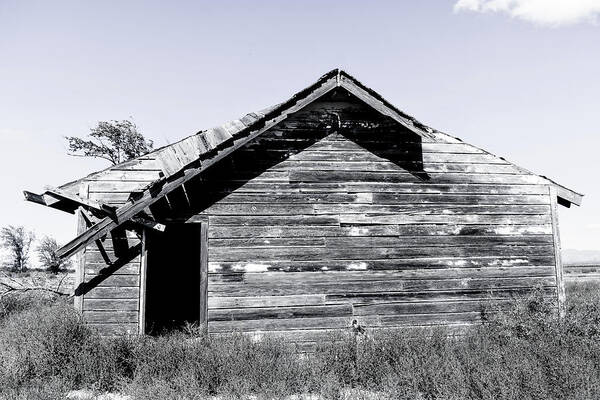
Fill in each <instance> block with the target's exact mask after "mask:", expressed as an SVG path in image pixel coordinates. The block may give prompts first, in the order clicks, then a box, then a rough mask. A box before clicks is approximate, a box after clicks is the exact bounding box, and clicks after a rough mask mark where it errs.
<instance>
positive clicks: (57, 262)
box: [36, 236, 70, 274]
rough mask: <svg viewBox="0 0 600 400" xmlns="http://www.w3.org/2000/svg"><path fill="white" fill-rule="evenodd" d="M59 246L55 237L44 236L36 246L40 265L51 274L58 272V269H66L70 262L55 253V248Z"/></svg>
mask: <svg viewBox="0 0 600 400" xmlns="http://www.w3.org/2000/svg"><path fill="white" fill-rule="evenodd" d="M59 247H60V246H59V244H58V243H57V242H56V239H54V238H52V237H49V236H45V237H44V238H43V239H42V240H41V241H40V244H39V245H38V247H37V248H36V252H37V255H38V257H39V260H40V262H41V264H42V266H44V267H45V268H46V269H47V270H48V271H50V272H52V273H53V274H58V273H59V272H60V271H62V270H65V269H67V268H68V267H69V264H70V261H69V260H66V259H61V258H60V257H58V256H57V255H56V250H58V248H59Z"/></svg>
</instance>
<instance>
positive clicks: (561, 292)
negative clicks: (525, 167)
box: [549, 186, 566, 318]
mask: <svg viewBox="0 0 600 400" xmlns="http://www.w3.org/2000/svg"><path fill="white" fill-rule="evenodd" d="M549 193H550V212H551V213H552V236H553V237H554V270H555V273H556V296H557V299H558V314H559V316H560V317H561V318H562V317H564V316H565V311H566V309H565V303H566V294H565V282H564V278H563V265H562V256H561V251H560V250H561V249H560V231H559V229H558V205H557V192H556V187H554V186H550V187H549Z"/></svg>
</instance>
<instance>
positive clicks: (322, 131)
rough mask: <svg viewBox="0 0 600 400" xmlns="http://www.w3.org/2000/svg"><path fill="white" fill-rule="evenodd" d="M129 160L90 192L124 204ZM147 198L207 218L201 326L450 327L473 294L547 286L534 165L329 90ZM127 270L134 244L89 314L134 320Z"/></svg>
mask: <svg viewBox="0 0 600 400" xmlns="http://www.w3.org/2000/svg"><path fill="white" fill-rule="evenodd" d="M136 165H138V167H135V165H134V166H132V168H131V171H130V172H127V171H123V176H118V177H114V178H115V179H114V180H113V179H112V175H110V174H108V175H107V176H108V178H110V179H105V178H102V179H100V178H98V179H97V180H95V181H93V182H89V184H90V188H89V193H90V198H93V199H97V200H103V201H109V202H112V203H113V204H122V203H123V202H125V201H126V200H127V197H128V196H129V192H130V191H131V185H132V184H136V185H139V186H140V187H143V184H144V182H147V179H150V178H149V176H150V175H152V174H158V173H159V172H158V171H159V168H158V166H152V165H153V164H152V160H151V159H149V160H147V161H145V162H144V163H142V164H136ZM140 165H141V167H140ZM136 168H141V169H139V170H138V169H136ZM111 174H114V173H111ZM137 178H139V179H137ZM132 182H133V183H132ZM148 211H150V212H151V213H152V215H153V216H154V217H155V218H157V219H159V220H162V221H164V222H168V221H170V220H176V221H182V220H185V221H188V222H195V221H199V220H201V219H205V218H207V217H208V221H209V230H208V235H209V245H208V248H209V250H208V251H209V254H208V270H209V282H208V320H209V330H210V332H211V333H222V332H231V331H236V330H240V331H251V332H261V333H263V334H270V333H272V334H282V333H285V334H286V335H287V336H288V337H291V338H293V339H295V340H298V341H303V342H307V343H310V342H313V341H316V340H318V339H319V338H320V337H322V335H324V334H327V333H328V332H330V331H331V330H333V329H337V328H347V327H349V326H350V324H351V322H352V320H354V319H356V320H358V321H359V323H360V324H362V325H363V326H365V327H367V328H373V329H385V328H391V327H407V326H413V327H422V326H430V325H435V324H446V325H450V326H454V327H461V326H464V325H465V324H469V323H472V322H474V321H478V320H479V318H480V313H481V309H482V304H483V303H484V302H485V301H488V300H492V301H494V302H496V303H497V304H500V305H502V304H508V302H510V300H511V298H512V296H514V295H515V294H518V293H522V292H523V291H527V290H530V289H531V288H532V287H534V286H542V287H544V288H546V289H547V290H548V292H549V293H553V291H554V290H555V287H556V277H555V276H556V275H555V269H554V263H555V260H554V241H553V236H552V234H553V229H552V217H551V201H550V195H549V187H548V185H547V181H546V180H544V179H543V178H541V177H538V176H535V175H532V174H530V173H527V172H526V171H523V170H520V169H518V168H517V167H515V166H513V165H511V164H509V163H508V162H506V161H504V160H502V159H499V158H497V157H495V156H493V155H490V154H488V153H486V152H484V151H482V150H480V149H478V148H475V147H473V146H470V145H468V144H465V143H461V142H458V143H457V142H456V141H452V142H449V141H448V142H446V141H444V140H442V139H439V137H438V138H435V139H433V138H428V137H423V138H421V137H420V136H417V135H416V134H414V133H412V132H410V131H409V130H407V129H406V128H403V127H401V126H400V125H398V124H397V123H396V122H394V121H392V120H391V119H389V118H387V117H382V116H381V115H380V114H377V113H376V112H374V111H372V110H371V109H369V108H368V107H367V106H365V105H362V104H360V103H359V102H357V101H355V100H351V99H350V98H349V97H348V96H347V95H345V94H344V93H341V92H338V93H334V94H333V95H331V96H328V98H326V99H323V100H322V101H319V102H316V103H313V104H311V105H310V106H309V107H307V108H305V109H304V110H302V111H300V112H298V113H296V114H294V115H292V116H290V117H289V118H288V119H287V120H285V121H284V122H282V123H280V124H279V125H278V126H276V127H275V128H273V129H271V130H270V131H269V132H266V133H265V134H263V135H262V136H260V137H259V138H258V139H255V140H254V141H252V142H250V143H249V144H248V145H246V146H244V147H242V148H240V149H239V150H237V151H236V152H235V153H234V154H233V155H232V156H230V157H228V158H226V159H225V160H223V161H221V162H220V163H219V164H217V165H216V166H214V167H212V168H210V169H209V170H207V171H206V172H205V173H203V176H202V177H201V179H196V180H194V181H192V182H190V183H188V184H186V185H185V186H184V187H183V188H182V189H181V190H177V191H175V192H173V193H171V194H169V195H168V196H166V197H165V198H164V200H161V201H159V202H157V203H155V204H154V205H153V206H151V207H150V209H149V210H148ZM131 240H135V239H134V238H132V239H131ZM108 242H109V241H108ZM85 265H86V268H85V274H86V275H85V276H86V279H88V278H93V277H94V275H95V274H96V273H98V269H100V268H102V267H105V266H106V264H105V263H104V261H103V259H102V256H101V255H100V253H99V252H98V251H97V249H96V248H94V247H93V246H92V247H90V248H88V249H87V250H86V253H85ZM139 271H140V260H139V257H136V258H134V259H133V260H132V261H131V262H129V263H127V264H126V265H125V266H123V267H122V268H119V269H118V270H116V272H115V273H114V274H113V275H112V276H110V277H108V278H106V279H105V280H103V281H102V283H101V284H100V285H98V287H96V288H94V289H92V290H90V292H89V293H88V294H86V295H85V296H84V299H83V310H84V315H85V317H86V319H87V320H88V322H90V323H97V324H103V325H102V328H101V329H103V330H105V331H109V332H114V333H122V332H126V331H128V330H131V331H132V332H134V331H135V330H136V329H137V323H138V318H139V312H138V311H139V299H138V296H139V291H140V278H139Z"/></svg>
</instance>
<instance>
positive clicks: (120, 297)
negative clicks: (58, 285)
mask: <svg viewBox="0 0 600 400" xmlns="http://www.w3.org/2000/svg"><path fill="white" fill-rule="evenodd" d="M116 242H119V245H120V246H122V247H123V249H124V250H122V251H117V252H115V246H114V244H113V239H112V238H107V239H105V240H104V241H102V248H103V249H104V250H106V254H105V255H103V254H102V252H101V251H100V249H99V247H98V246H96V245H92V246H88V247H86V248H85V250H84V251H83V254H82V256H81V257H82V258H83V260H82V262H83V263H84V265H85V269H84V274H83V279H82V280H83V284H82V285H81V289H80V290H81V293H82V295H81V296H80V300H79V301H80V303H81V305H80V307H81V311H82V313H83V317H84V319H85V321H86V322H87V323H89V324H90V326H92V327H94V328H96V329H97V330H98V331H99V332H100V333H101V334H103V335H107V336H112V335H122V334H137V333H138V323H139V307H140V255H139V253H140V249H141V243H140V240H139V239H138V237H137V236H136V235H135V233H133V232H123V233H122V235H121V236H120V237H119V238H118V239H115V243H116ZM127 248H129V250H126V249H127ZM123 253H125V254H126V255H123ZM130 253H131V254H130ZM105 257H108V259H109V260H110V262H109V263H107V261H106V258H105Z"/></svg>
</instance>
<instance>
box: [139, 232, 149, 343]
mask: <svg viewBox="0 0 600 400" xmlns="http://www.w3.org/2000/svg"><path fill="white" fill-rule="evenodd" d="M147 242H148V229H146V228H143V230H142V253H141V256H140V258H141V259H140V261H141V265H140V298H139V302H138V304H139V308H138V324H139V326H138V333H139V334H140V335H143V334H145V333H146V277H147V275H148V243H147Z"/></svg>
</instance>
